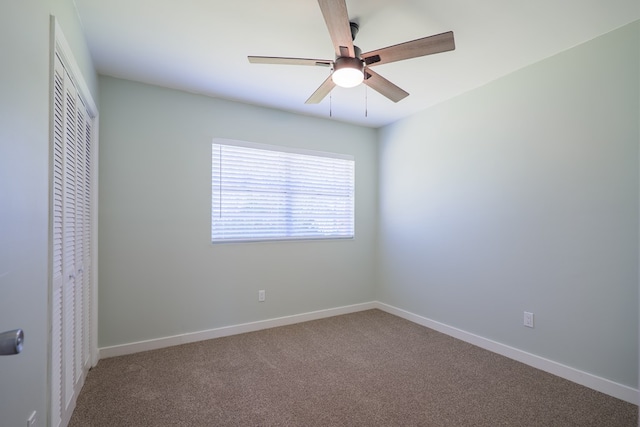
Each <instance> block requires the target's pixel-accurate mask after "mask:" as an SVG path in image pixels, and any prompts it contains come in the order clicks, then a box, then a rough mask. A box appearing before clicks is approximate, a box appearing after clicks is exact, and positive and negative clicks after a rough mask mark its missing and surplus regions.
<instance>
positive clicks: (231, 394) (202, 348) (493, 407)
mask: <svg viewBox="0 0 640 427" xmlns="http://www.w3.org/2000/svg"><path fill="white" fill-rule="evenodd" d="M70 425H71V426H73V427H90V426H154V427H155V426H456V427H460V426H474V427H475V426H487V427H496V426H558V427H568V426H580V427H585V426H598V427H605V426H612V427H624V426H633V427H636V426H637V425H638V408H637V406H635V405H632V404H629V403H626V402H623V401H621V400H618V399H615V398H612V397H609V396H607V395H604V394H602V393H599V392H596V391H593V390H591V389H588V388H585V387H582V386H579V385H577V384H574V383H571V382H569V381H566V380H563V379H561V378H558V377H555V376H552V375H550V374H547V373H545V372H542V371H539V370H536V369H534V368H531V367H528V366H526V365H523V364H521V363H518V362H515V361H513V360H510V359H507V358H505V357H502V356H499V355H496V354H494V353H491V352H488V351H485V350H482V349H480V348H478V347H474V346H472V345H470V344H467V343H465V342H462V341H458V340H456V339H453V338H451V337H449V336H447V335H444V334H441V333H438V332H435V331H433V330H431V329H428V328H425V327H422V326H419V325H416V324H413V323H411V322H408V321H406V320H404V319H401V318H398V317H396V316H393V315H390V314H387V313H384V312H382V311H379V310H370V311H365V312H360V313H354V314H348V315H344V316H338V317H333V318H328V319H322V320H317V321H312V322H306V323H301V324H297V325H292V326H284V327H280V328H274V329H269V330H264V331H259V332H252V333H247V334H242V335H236V336H232V337H226V338H219V339H215V340H210V341H203V342H198V343H193V344H186V345H182V346H176V347H171V348H166V349H162V350H155V351H149V352H144V353H138V354H133V355H128V356H122V357H115V358H110V359H104V360H101V361H100V362H99V363H98V365H97V366H96V367H95V368H94V369H92V370H91V371H90V372H89V375H88V377H87V380H86V383H85V386H84V388H83V390H82V392H81V393H80V396H79V397H78V402H77V406H76V410H75V412H74V415H73V417H72V419H71V423H70Z"/></svg>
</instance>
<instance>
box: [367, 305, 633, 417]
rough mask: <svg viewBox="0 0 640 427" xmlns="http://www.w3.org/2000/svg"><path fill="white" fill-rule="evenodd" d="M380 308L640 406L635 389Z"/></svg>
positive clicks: (437, 324) (427, 320)
mask: <svg viewBox="0 0 640 427" xmlns="http://www.w3.org/2000/svg"><path fill="white" fill-rule="evenodd" d="M376 308H378V309H380V310H382V311H385V312H387V313H390V314H393V315H395V316H398V317H402V318H403V319H406V320H409V321H411V322H414V323H417V324H419V325H422V326H426V327H427V328H430V329H433V330H436V331H438V332H442V333H444V334H447V335H449V336H452V337H454V338H457V339H459V340H462V341H465V342H468V343H470V344H473V345H476V346H478V347H481V348H484V349H485V350H489V351H491V352H494V353H497V354H500V355H502V356H505V357H508V358H510V359H513V360H517V361H518V362H522V363H524V364H526V365H529V366H532V367H534V368H537V369H540V370H542V371H545V372H548V373H550V374H553V375H556V376H558V377H561V378H564V379H567V380H569V381H572V382H574V383H577V384H580V385H583V386H585V387H589V388H591V389H593V390H596V391H599V392H601V393H605V394H608V395H609V396H613V397H615V398H618V399H620V400H624V401H626V402H629V403H633V404H634V405H638V403H639V398H638V390H637V389H635V388H632V387H629V386H626V385H623V384H619V383H616V382H614V381H611V380H608V379H606V378H601V377H598V376H596V375H593V374H590V373H588V372H584V371H580V370H578V369H575V368H572V367H570V366H566V365H563V364H561V363H558V362H554V361H553V360H549V359H545V358H544V357H540V356H536V355H535V354H531V353H528V352H526V351H523V350H519V349H517V348H515V347H510V346H508V345H505V344H501V343H499V342H497V341H492V340H490V339H487V338H483V337H481V336H479V335H475V334H472V333H469V332H466V331H463V330H461V329H458V328H454V327H452V326H449V325H446V324H444V323H440V322H437V321H435V320H431V319H428V318H426V317H422V316H419V315H417V314H414V313H411V312H408V311H406V310H402V309H400V308H397V307H393V306H391V305H388V304H385V303H381V302H378V303H376Z"/></svg>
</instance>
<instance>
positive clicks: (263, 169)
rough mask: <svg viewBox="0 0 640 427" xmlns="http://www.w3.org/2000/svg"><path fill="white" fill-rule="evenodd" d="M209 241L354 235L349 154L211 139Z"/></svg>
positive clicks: (352, 187)
mask: <svg viewBox="0 0 640 427" xmlns="http://www.w3.org/2000/svg"><path fill="white" fill-rule="evenodd" d="M211 151H212V156H211V164H212V174H211V178H212V179H211V182H212V185H211V187H212V191H211V240H212V241H213V242H214V243H217V242H231V241H236V242H237V241H259V240H290V239H327V238H331V239H334V238H353V237H354V169H355V162H354V159H353V157H352V156H347V155H340V154H332V153H319V152H311V151H303V150H293V149H287V148H284V147H274V146H269V145H263V144H253V143H247V142H239V141H229V140H221V139H215V140H214V142H213V144H212V150H211Z"/></svg>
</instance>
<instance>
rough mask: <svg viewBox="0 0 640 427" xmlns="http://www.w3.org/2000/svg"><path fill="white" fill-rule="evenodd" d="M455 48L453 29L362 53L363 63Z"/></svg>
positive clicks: (413, 56)
mask: <svg viewBox="0 0 640 427" xmlns="http://www.w3.org/2000/svg"><path fill="white" fill-rule="evenodd" d="M455 48H456V46H455V42H454V40H453V31H448V32H446V33H442V34H436V35H435V36H429V37H424V38H421V39H417V40H413V41H410V42H405V43H400V44H397V45H394V46H389V47H385V48H382V49H378V50H374V51H371V52H367V53H364V54H362V59H364V62H365V64H367V65H368V66H370V67H372V66H374V65H380V64H388V63H389V62H395V61H401V60H403V59H410V58H417V57H419V56H425V55H432V54H434V53H440V52H447V51H449V50H454V49H455Z"/></svg>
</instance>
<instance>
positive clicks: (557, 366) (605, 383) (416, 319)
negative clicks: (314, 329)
mask: <svg viewBox="0 0 640 427" xmlns="http://www.w3.org/2000/svg"><path fill="white" fill-rule="evenodd" d="M374 308H377V309H380V310H382V311H385V312H387V313H390V314H393V315H395V316H398V317H402V318H403V319H406V320H409V321H411V322H413V323H417V324H418V325H422V326H425V327H427V328H431V329H433V330H436V331H438V332H442V333H444V334H447V335H449V336H452V337H454V338H457V339H459V340H462V341H465V342H468V343H470V344H473V345H476V346H478V347H480V348H484V349H485V350H489V351H492V352H494V353H497V354H500V355H502V356H505V357H508V358H510V359H513V360H517V361H518V362H522V363H524V364H526V365H529V366H532V367H534V368H537V369H540V370H542V371H545V372H548V373H550V374H553V375H556V376H558V377H561V378H564V379H567V380H569V381H572V382H575V383H577V384H580V385H583V386H585V387H589V388H591V389H593V390H596V391H599V392H601V393H605V394H607V395H609V396H613V397H615V398H618V399H621V400H624V401H626V402H629V403H632V404H634V405H638V403H639V400H640V399H639V398H638V396H639V395H638V390H637V389H634V388H632V387H629V386H626V385H623V384H619V383H616V382H614V381H611V380H608V379H606V378H601V377H598V376H596V375H593V374H590V373H588V372H584V371H580V370H578V369H575V368H572V367H570V366H566V365H563V364H561V363H558V362H554V361H553V360H549V359H545V358H544V357H540V356H536V355H535V354H532V353H528V352H526V351H523V350H519V349H517V348H515V347H510V346H508V345H505V344H502V343H499V342H497V341H493V340H490V339H487V338H484V337H481V336H479V335H475V334H472V333H470V332H466V331H463V330H461V329H458V328H454V327H452V326H449V325H446V324H444V323H440V322H437V321H435V320H431V319H428V318H426V317H423V316H419V315H417V314H414V313H411V312H409V311H406V310H402V309H400V308H397V307H394V306H391V305H389V304H385V303H382V302H377V301H375V302H368V303H362V304H355V305H349V306H344V307H337V308H331V309H326V310H318V311H312V312H309V313H302V314H295V315H292V316H285V317H278V318H275V319H268V320H261V321H257V322H250V323H242V324H239V325H233V326H225V327H221V328H215V329H209V330H206V331H199V332H192V333H187V334H182V335H174V336H171V337H165V338H158V339H152V340H146V341H139V342H134V343H129V344H122V345H116V346H111V347H103V348H100V349H99V357H100V358H101V359H103V358H108V357H115V356H123V355H126V354H132V353H138V352H141V351H147V350H157V349H160V348H165V347H170V346H174V345H180V344H187V343H191V342H196V341H204V340H209V339H213V338H221V337H226V336H230V335H237V334H243V333H246V332H254V331H259V330H262V329H269V328H275V327H278V326H286V325H292V324H295V323H301V322H308V321H310V320H317V319H323V318H327V317H333V316H339V315H341V314H348V313H355V312H358V311H364V310H370V309H374Z"/></svg>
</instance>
